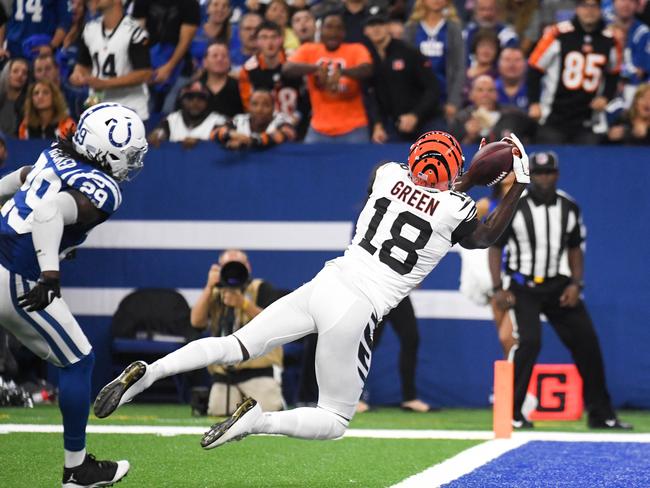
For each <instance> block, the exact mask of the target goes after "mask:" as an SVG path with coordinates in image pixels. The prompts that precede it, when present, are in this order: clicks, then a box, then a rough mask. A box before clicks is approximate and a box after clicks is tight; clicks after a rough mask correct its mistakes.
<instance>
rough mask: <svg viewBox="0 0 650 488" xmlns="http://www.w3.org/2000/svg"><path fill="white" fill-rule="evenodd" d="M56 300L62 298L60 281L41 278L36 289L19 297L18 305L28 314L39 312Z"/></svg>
mask: <svg viewBox="0 0 650 488" xmlns="http://www.w3.org/2000/svg"><path fill="white" fill-rule="evenodd" d="M55 298H61V285H60V283H59V280H58V279H57V278H44V277H43V276H41V277H40V278H39V279H38V281H37V282H36V286H35V287H34V288H32V289H31V290H29V291H28V292H27V293H25V294H24V295H23V296H20V297H18V305H19V306H20V307H22V308H24V309H25V310H26V311H28V312H38V311H39V310H43V309H44V308H45V307H47V306H48V305H49V304H50V303H52V301H53V300H54V299H55Z"/></svg>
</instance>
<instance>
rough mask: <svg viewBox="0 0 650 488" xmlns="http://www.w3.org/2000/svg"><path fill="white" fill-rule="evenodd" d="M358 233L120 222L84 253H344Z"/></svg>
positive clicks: (319, 227) (97, 232)
mask: <svg viewBox="0 0 650 488" xmlns="http://www.w3.org/2000/svg"><path fill="white" fill-rule="evenodd" d="M352 230H353V225H352V222H298V221H296V222H279V221H274V222H269V221H251V220H247V221H204V220H197V221H191V220H190V221H188V220H115V221H111V222H105V223H104V224H102V225H100V226H99V227H97V229H94V230H93V232H92V233H91V234H90V236H89V237H88V240H87V241H86V242H85V243H84V245H83V247H87V248H88V247H90V248H100V249H180V250H194V251H196V250H209V251H214V250H215V249H229V248H238V249H246V250H248V251H259V250H269V251H271V250H272V251H341V250H343V249H345V248H346V247H347V245H348V243H349V242H350V239H351V238H352Z"/></svg>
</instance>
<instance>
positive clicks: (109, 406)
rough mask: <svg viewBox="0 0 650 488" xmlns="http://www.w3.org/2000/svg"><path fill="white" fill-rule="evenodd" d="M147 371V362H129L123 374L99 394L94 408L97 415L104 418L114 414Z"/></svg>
mask: <svg viewBox="0 0 650 488" xmlns="http://www.w3.org/2000/svg"><path fill="white" fill-rule="evenodd" d="M146 372H147V363H145V362H144V361H135V362H134V363H131V364H129V365H128V366H127V367H126V368H125V369H124V371H122V374H120V375H119V376H118V377H117V378H115V379H114V380H113V381H111V382H110V383H109V384H108V385H106V386H105V387H104V388H102V390H101V391H100V392H99V395H97V398H96V399H95V404H94V406H93V410H94V412H95V417H97V418H100V419H103V418H104V417H108V416H109V415H110V414H112V413H113V412H114V411H115V410H116V409H117V407H119V406H120V405H121V400H122V396H123V395H124V393H125V392H126V390H128V389H129V388H131V387H132V386H133V385H134V384H135V383H137V382H138V381H139V380H140V379H142V377H143V376H144V375H145V373H146Z"/></svg>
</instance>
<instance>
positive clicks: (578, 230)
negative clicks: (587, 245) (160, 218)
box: [567, 205, 586, 248]
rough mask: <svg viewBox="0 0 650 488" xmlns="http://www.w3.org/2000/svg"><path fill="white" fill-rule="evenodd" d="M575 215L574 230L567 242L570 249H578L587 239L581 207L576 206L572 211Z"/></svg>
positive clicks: (570, 232) (571, 231)
mask: <svg viewBox="0 0 650 488" xmlns="http://www.w3.org/2000/svg"><path fill="white" fill-rule="evenodd" d="M572 211H573V214H574V215H575V223H574V225H573V228H572V229H571V230H570V231H569V236H568V240H567V246H568V247H569V248H572V247H578V246H580V245H581V244H582V243H583V242H584V241H585V237H586V235H585V234H586V232H585V226H584V224H583V222H582V214H581V213H580V207H578V206H577V205H575V207H573V209H572Z"/></svg>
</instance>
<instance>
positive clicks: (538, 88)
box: [526, 66, 544, 103]
mask: <svg viewBox="0 0 650 488" xmlns="http://www.w3.org/2000/svg"><path fill="white" fill-rule="evenodd" d="M542 76H544V73H542V72H541V71H539V70H537V69H536V68H533V67H531V66H529V67H528V74H527V75H526V87H527V88H526V90H527V92H528V101H529V103H538V102H539V99H540V97H541V95H542Z"/></svg>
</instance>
